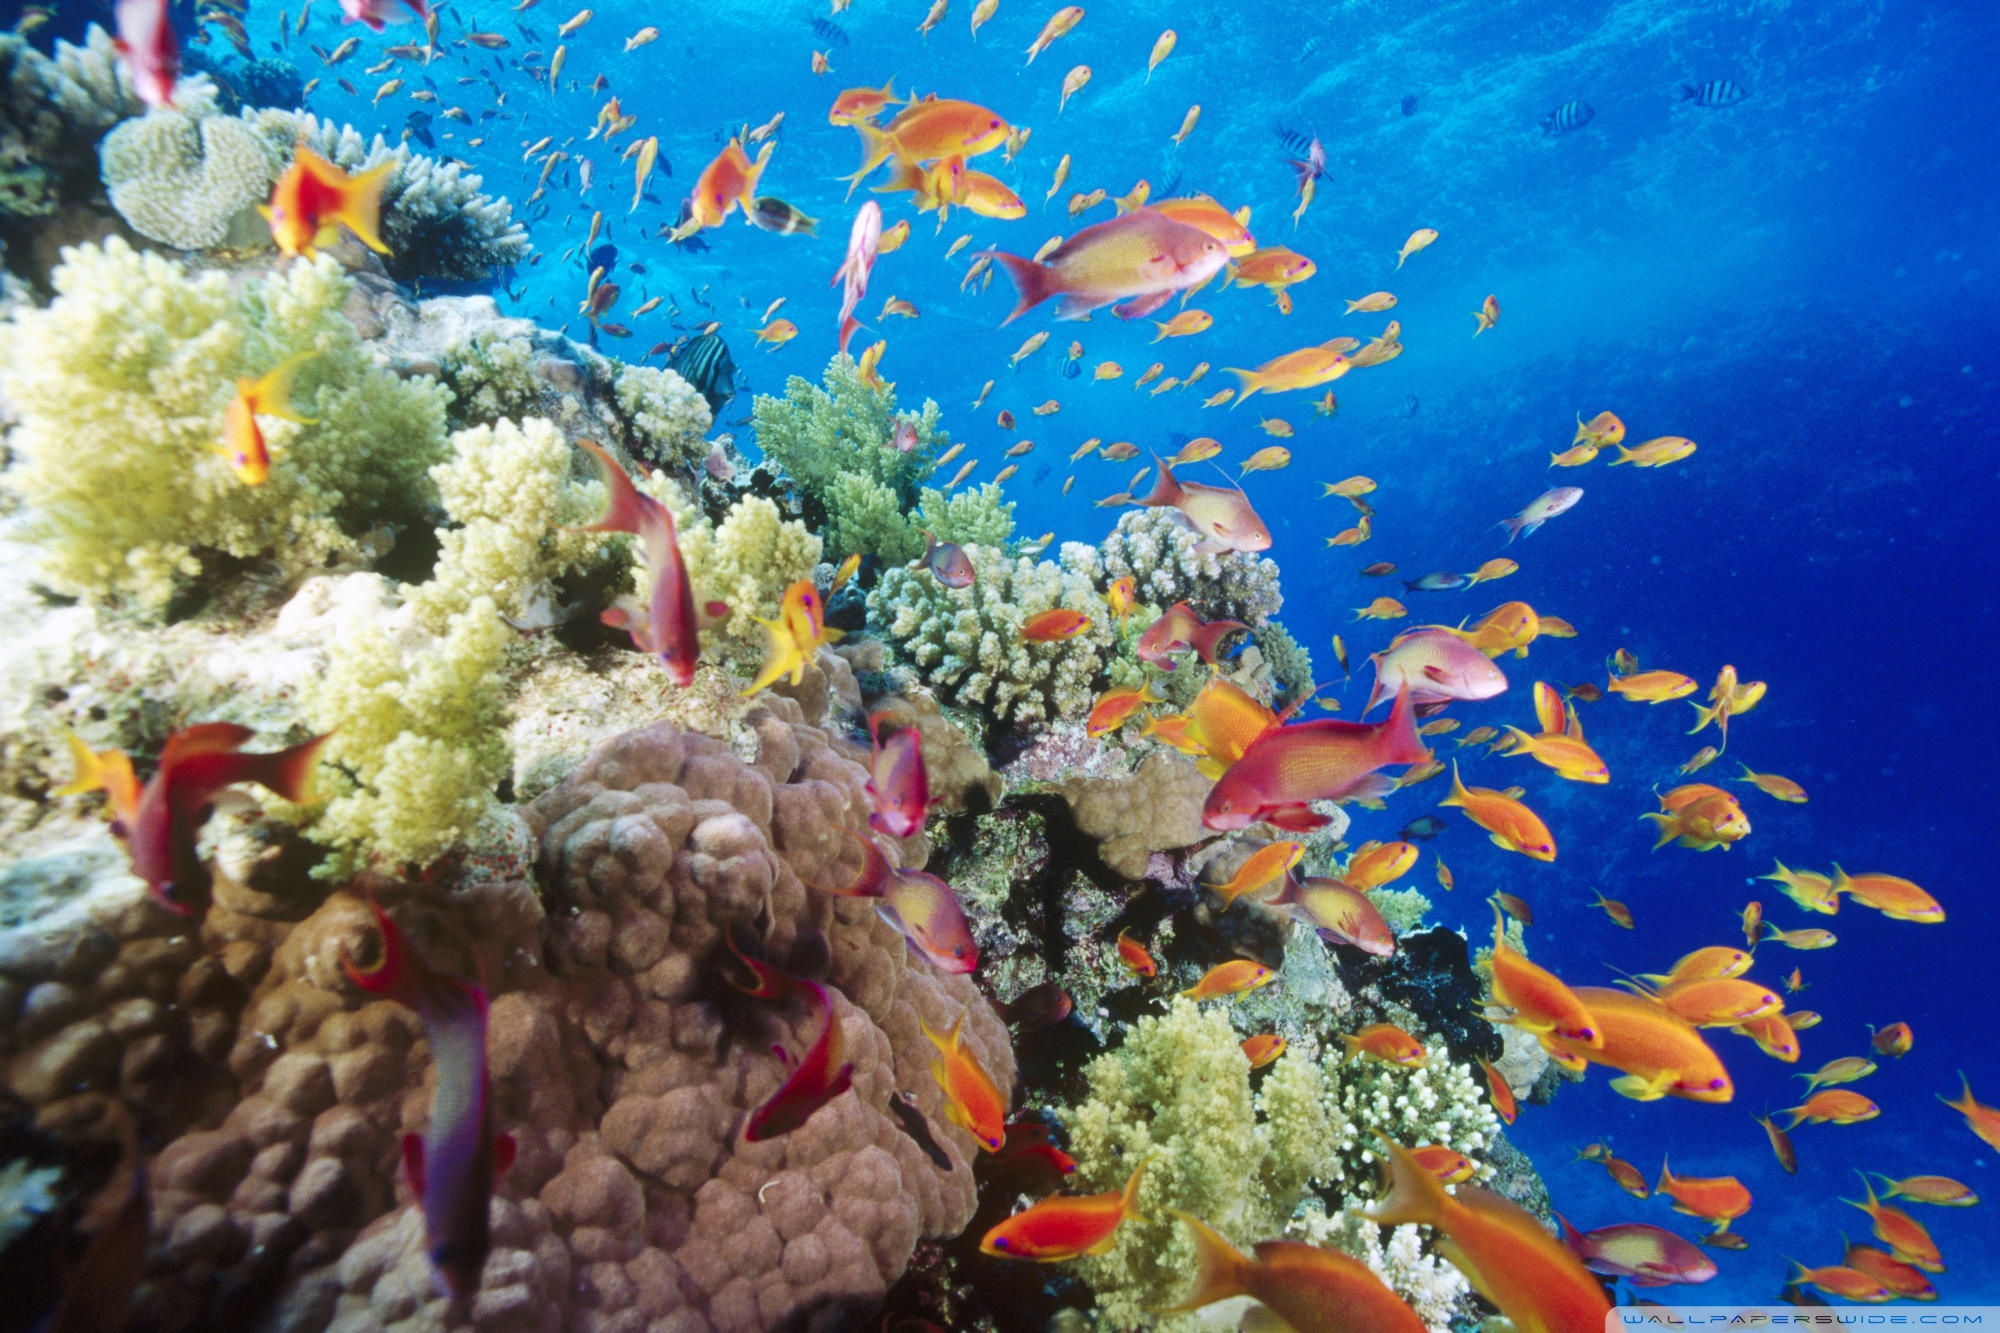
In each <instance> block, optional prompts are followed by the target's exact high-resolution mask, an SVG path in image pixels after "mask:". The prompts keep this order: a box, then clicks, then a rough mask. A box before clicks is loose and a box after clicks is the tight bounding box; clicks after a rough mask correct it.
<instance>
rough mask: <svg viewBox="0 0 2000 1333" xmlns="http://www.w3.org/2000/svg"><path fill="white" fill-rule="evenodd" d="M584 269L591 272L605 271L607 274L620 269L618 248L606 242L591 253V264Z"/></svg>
mask: <svg viewBox="0 0 2000 1333" xmlns="http://www.w3.org/2000/svg"><path fill="white" fill-rule="evenodd" d="M584 267H585V268H586V269H590V270H596V269H600V268H601V269H603V270H604V271H605V272H606V273H609V272H611V270H612V269H614V268H617V267H618V247H617V246H615V245H613V244H612V243H611V242H609V241H606V242H605V243H604V244H602V245H600V246H598V247H597V248H596V249H595V250H592V251H591V252H590V262H589V263H587V264H585V265H584Z"/></svg>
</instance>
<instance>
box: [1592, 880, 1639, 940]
mask: <svg viewBox="0 0 2000 1333" xmlns="http://www.w3.org/2000/svg"><path fill="white" fill-rule="evenodd" d="M1591 892H1592V893H1594V894H1596V895H1597V901H1596V902H1594V903H1592V904H1591V906H1592V907H1602V908H1603V909H1604V915H1606V916H1608V917H1610V918H1611V919H1612V920H1613V921H1614V922H1616V923H1617V924H1619V925H1621V926H1623V927H1625V929H1627V930H1631V929H1632V928H1633V925H1634V923H1633V920H1632V909H1631V908H1629V907H1627V906H1626V905H1625V904H1624V903H1621V902H1619V901H1618V900H1617V899H1616V898H1607V897H1605V896H1604V891H1603V890H1602V889H1592V890H1591Z"/></svg>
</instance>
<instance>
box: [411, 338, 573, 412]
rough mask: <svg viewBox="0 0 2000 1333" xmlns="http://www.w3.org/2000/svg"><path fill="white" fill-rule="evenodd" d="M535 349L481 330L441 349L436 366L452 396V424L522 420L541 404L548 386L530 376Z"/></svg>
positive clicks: (520, 342)
mask: <svg viewBox="0 0 2000 1333" xmlns="http://www.w3.org/2000/svg"><path fill="white" fill-rule="evenodd" d="M535 357H536V350H535V345H534V344H533V343H532V342H530V341H528V340H527V339H526V338H509V337H505V336H503V335H501V334H500V333H498V332H496V331H493V330H482V331H480V332H478V333H475V334H474V335H473V336H472V337H470V338H468V339H466V340H464V341H463V342H458V343H454V344H452V345H451V346H449V347H447V348H445V349H444V352H443V355H441V356H440V357H439V358H438V364H439V368H440V369H441V370H442V371H443V373H444V378H445V381H446V382H447V383H448V384H450V385H451V388H452V392H453V394H454V395H455V397H454V399H453V401H452V405H451V416H452V420H453V421H454V422H465V423H467V424H477V423H483V422H485V423H490V422H494V421H498V420H499V419H500V418H502V417H521V416H526V415H528V414H530V413H532V412H534V411H535V410H536V408H538V407H539V406H540V405H541V402H542V396H543V394H544V393H545V392H546V391H547V388H548V386H547V385H546V384H544V383H543V382H542V380H541V379H540V377H538V376H537V375H536V374H535Z"/></svg>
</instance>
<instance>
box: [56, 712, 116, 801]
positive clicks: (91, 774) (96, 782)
mask: <svg viewBox="0 0 2000 1333" xmlns="http://www.w3.org/2000/svg"><path fill="white" fill-rule="evenodd" d="M63 739H64V740H66V741H68V742H69V755H70V759H71V760H72V762H74V763H75V765H76V777H75V778H73V779H71V780H70V781H68V782H65V783H64V784H63V785H62V786H60V787H56V788H54V789H53V790H51V791H50V792H49V795H51V796H80V795H82V794H83V793H84V792H87V791H96V790H97V789H98V788H100V787H103V786H105V785H106V782H105V779H106V777H107V773H106V767H105V766H106V760H108V759H109V758H110V756H111V755H112V754H113V753H114V752H113V751H111V750H106V751H105V752H104V753H103V754H99V753H97V751H95V750H93V749H91V748H90V746H89V744H88V743H87V742H85V740H84V739H83V737H81V736H79V735H77V734H76V733H75V732H74V731H72V730H70V729H69V728H68V727H64V728H63Z"/></svg>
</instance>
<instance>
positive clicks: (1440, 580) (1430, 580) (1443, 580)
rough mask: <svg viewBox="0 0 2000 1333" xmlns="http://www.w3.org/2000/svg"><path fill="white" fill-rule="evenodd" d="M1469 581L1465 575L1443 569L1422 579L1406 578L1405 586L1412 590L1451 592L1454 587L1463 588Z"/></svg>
mask: <svg viewBox="0 0 2000 1333" xmlns="http://www.w3.org/2000/svg"><path fill="white" fill-rule="evenodd" d="M1467 582H1468V580H1467V579H1466V577H1465V575H1463V574H1454V573H1452V572H1451V571H1450V570H1448V569H1441V570H1439V571H1438V572H1437V573H1435V574H1426V575H1424V576H1423V577H1422V578H1420V579H1404V580H1403V586H1404V587H1405V588H1407V589H1408V590H1409V591H1411V592H1449V591H1451V590H1452V589H1453V588H1463V587H1464V586H1465V585H1466V583H1467Z"/></svg>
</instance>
